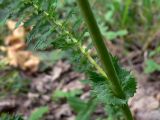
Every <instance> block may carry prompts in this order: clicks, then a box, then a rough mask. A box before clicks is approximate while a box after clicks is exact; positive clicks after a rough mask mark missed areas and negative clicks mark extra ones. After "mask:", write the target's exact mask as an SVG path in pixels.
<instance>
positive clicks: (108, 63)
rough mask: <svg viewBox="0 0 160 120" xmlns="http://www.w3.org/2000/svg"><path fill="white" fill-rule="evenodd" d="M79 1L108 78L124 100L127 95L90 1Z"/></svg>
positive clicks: (115, 91)
mask: <svg viewBox="0 0 160 120" xmlns="http://www.w3.org/2000/svg"><path fill="white" fill-rule="evenodd" d="M77 1H78V5H79V7H80V9H81V12H82V13H83V16H84V19H85V22H86V24H87V26H88V30H89V32H90V35H91V37H92V40H93V43H94V45H95V47H96V50H97V53H98V55H99V57H100V59H101V62H102V65H103V68H104V71H105V72H106V74H107V76H108V78H109V79H110V80H111V84H112V90H113V91H114V93H115V94H116V95H117V96H118V97H119V98H124V97H125V95H124V93H123V91H122V88H121V86H120V83H119V79H118V76H117V74H116V71H115V68H114V66H113V63H112V60H111V56H110V53H109V52H108V50H107V47H106V45H105V42H104V41H103V38H102V35H101V33H100V30H99V28H98V25H97V22H96V20H95V18H94V16H93V13H92V11H91V8H90V5H89V3H88V0H77Z"/></svg>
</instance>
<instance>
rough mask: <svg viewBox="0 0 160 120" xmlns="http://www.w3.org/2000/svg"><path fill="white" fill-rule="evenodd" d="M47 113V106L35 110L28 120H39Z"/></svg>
mask: <svg viewBox="0 0 160 120" xmlns="http://www.w3.org/2000/svg"><path fill="white" fill-rule="evenodd" d="M47 112H49V108H48V107H47V106H44V107H39V108H36V109H35V110H34V111H33V112H32V113H31V116H30V117H29V120H40V119H41V118H42V117H43V116H44V114H46V113H47Z"/></svg>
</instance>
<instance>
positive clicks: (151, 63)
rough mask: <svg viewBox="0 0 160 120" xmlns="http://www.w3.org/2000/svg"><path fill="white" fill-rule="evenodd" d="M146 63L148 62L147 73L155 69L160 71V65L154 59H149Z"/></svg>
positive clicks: (145, 70)
mask: <svg viewBox="0 0 160 120" xmlns="http://www.w3.org/2000/svg"><path fill="white" fill-rule="evenodd" d="M145 64H146V67H145V69H144V72H145V73H153V72H155V71H160V65H159V64H157V63H156V62H155V61H153V60H147V61H146V62H145Z"/></svg>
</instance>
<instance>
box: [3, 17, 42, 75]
mask: <svg viewBox="0 0 160 120" xmlns="http://www.w3.org/2000/svg"><path fill="white" fill-rule="evenodd" d="M7 26H8V28H9V30H11V31H12V35H9V36H7V37H6V39H5V41H4V43H5V46H1V47H0V50H1V51H3V52H6V55H7V56H6V58H5V59H6V60H7V61H8V63H9V65H10V66H13V67H19V68H20V69H22V70H25V71H29V72H31V73H33V72H36V71H37V70H38V67H39V64H40V59H39V58H38V57H37V56H35V55H33V53H32V52H30V51H27V50H25V48H26V44H25V41H24V37H25V34H26V32H25V28H24V27H23V26H22V25H20V26H19V27H18V28H16V29H15V26H16V22H15V21H12V20H9V21H7Z"/></svg>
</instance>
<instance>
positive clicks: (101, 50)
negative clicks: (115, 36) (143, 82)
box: [0, 0, 136, 120]
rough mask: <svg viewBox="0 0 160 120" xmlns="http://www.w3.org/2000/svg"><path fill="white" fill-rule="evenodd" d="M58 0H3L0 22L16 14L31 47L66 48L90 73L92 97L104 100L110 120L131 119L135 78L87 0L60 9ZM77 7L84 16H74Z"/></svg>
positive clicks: (77, 66)
mask: <svg viewBox="0 0 160 120" xmlns="http://www.w3.org/2000/svg"><path fill="white" fill-rule="evenodd" d="M59 2H64V1H57V0H2V1H1V2H0V14H1V18H0V24H1V25H2V24H4V23H5V22H6V20H7V19H17V18H18V22H17V25H16V26H19V25H20V24H21V23H23V25H24V27H29V28H31V30H30V32H29V34H28V37H27V43H28V44H29V45H30V46H31V47H32V46H34V48H35V49H36V50H39V49H41V50H48V48H49V49H61V50H64V51H66V53H67V54H69V55H70V57H69V58H70V60H71V61H72V62H74V63H76V66H75V67H76V68H78V69H79V70H80V71H81V72H85V73H86V74H87V75H88V76H89V77H90V80H91V84H92V98H91V99H95V101H98V102H97V104H104V105H105V108H106V110H107V113H108V115H109V117H110V118H112V119H113V120H121V119H122V120H123V119H126V120H133V117H132V115H131V112H130V109H129V107H128V104H127V102H128V99H129V98H130V97H132V96H133V95H134V93H135V91H136V81H135V79H134V77H133V76H132V75H131V74H130V72H128V71H126V70H125V69H123V68H122V67H121V66H120V65H119V63H118V60H117V58H116V57H113V56H112V54H111V53H109V51H108V49H107V47H106V45H105V43H104V41H103V38H102V35H101V33H100V30H99V28H98V25H97V22H96V20H95V18H94V15H93V13H92V10H91V7H90V4H89V2H88V0H75V2H77V3H78V7H76V8H74V9H70V7H73V6H74V4H73V5H71V6H69V9H67V10H68V11H69V12H68V11H67V12H66V11H63V10H65V9H63V8H62V6H58V5H59V4H58V3H59ZM62 4H65V3H61V5H62ZM77 10H80V11H81V13H82V15H83V17H84V20H83V19H81V18H80V17H77V16H78V12H77ZM63 12H64V13H67V15H64V14H63ZM74 15H75V16H76V17H73V16H74ZM70 19H71V21H70ZM85 24H86V25H87V28H85ZM82 28H83V29H82ZM86 31H89V33H90V36H91V38H92V41H86V36H85V33H86ZM80 32H81V34H80ZM93 46H95V48H96V51H97V55H96V56H95V55H94V56H93V55H92V54H91V52H90V51H91V50H92V48H93ZM74 63H73V64H74Z"/></svg>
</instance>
